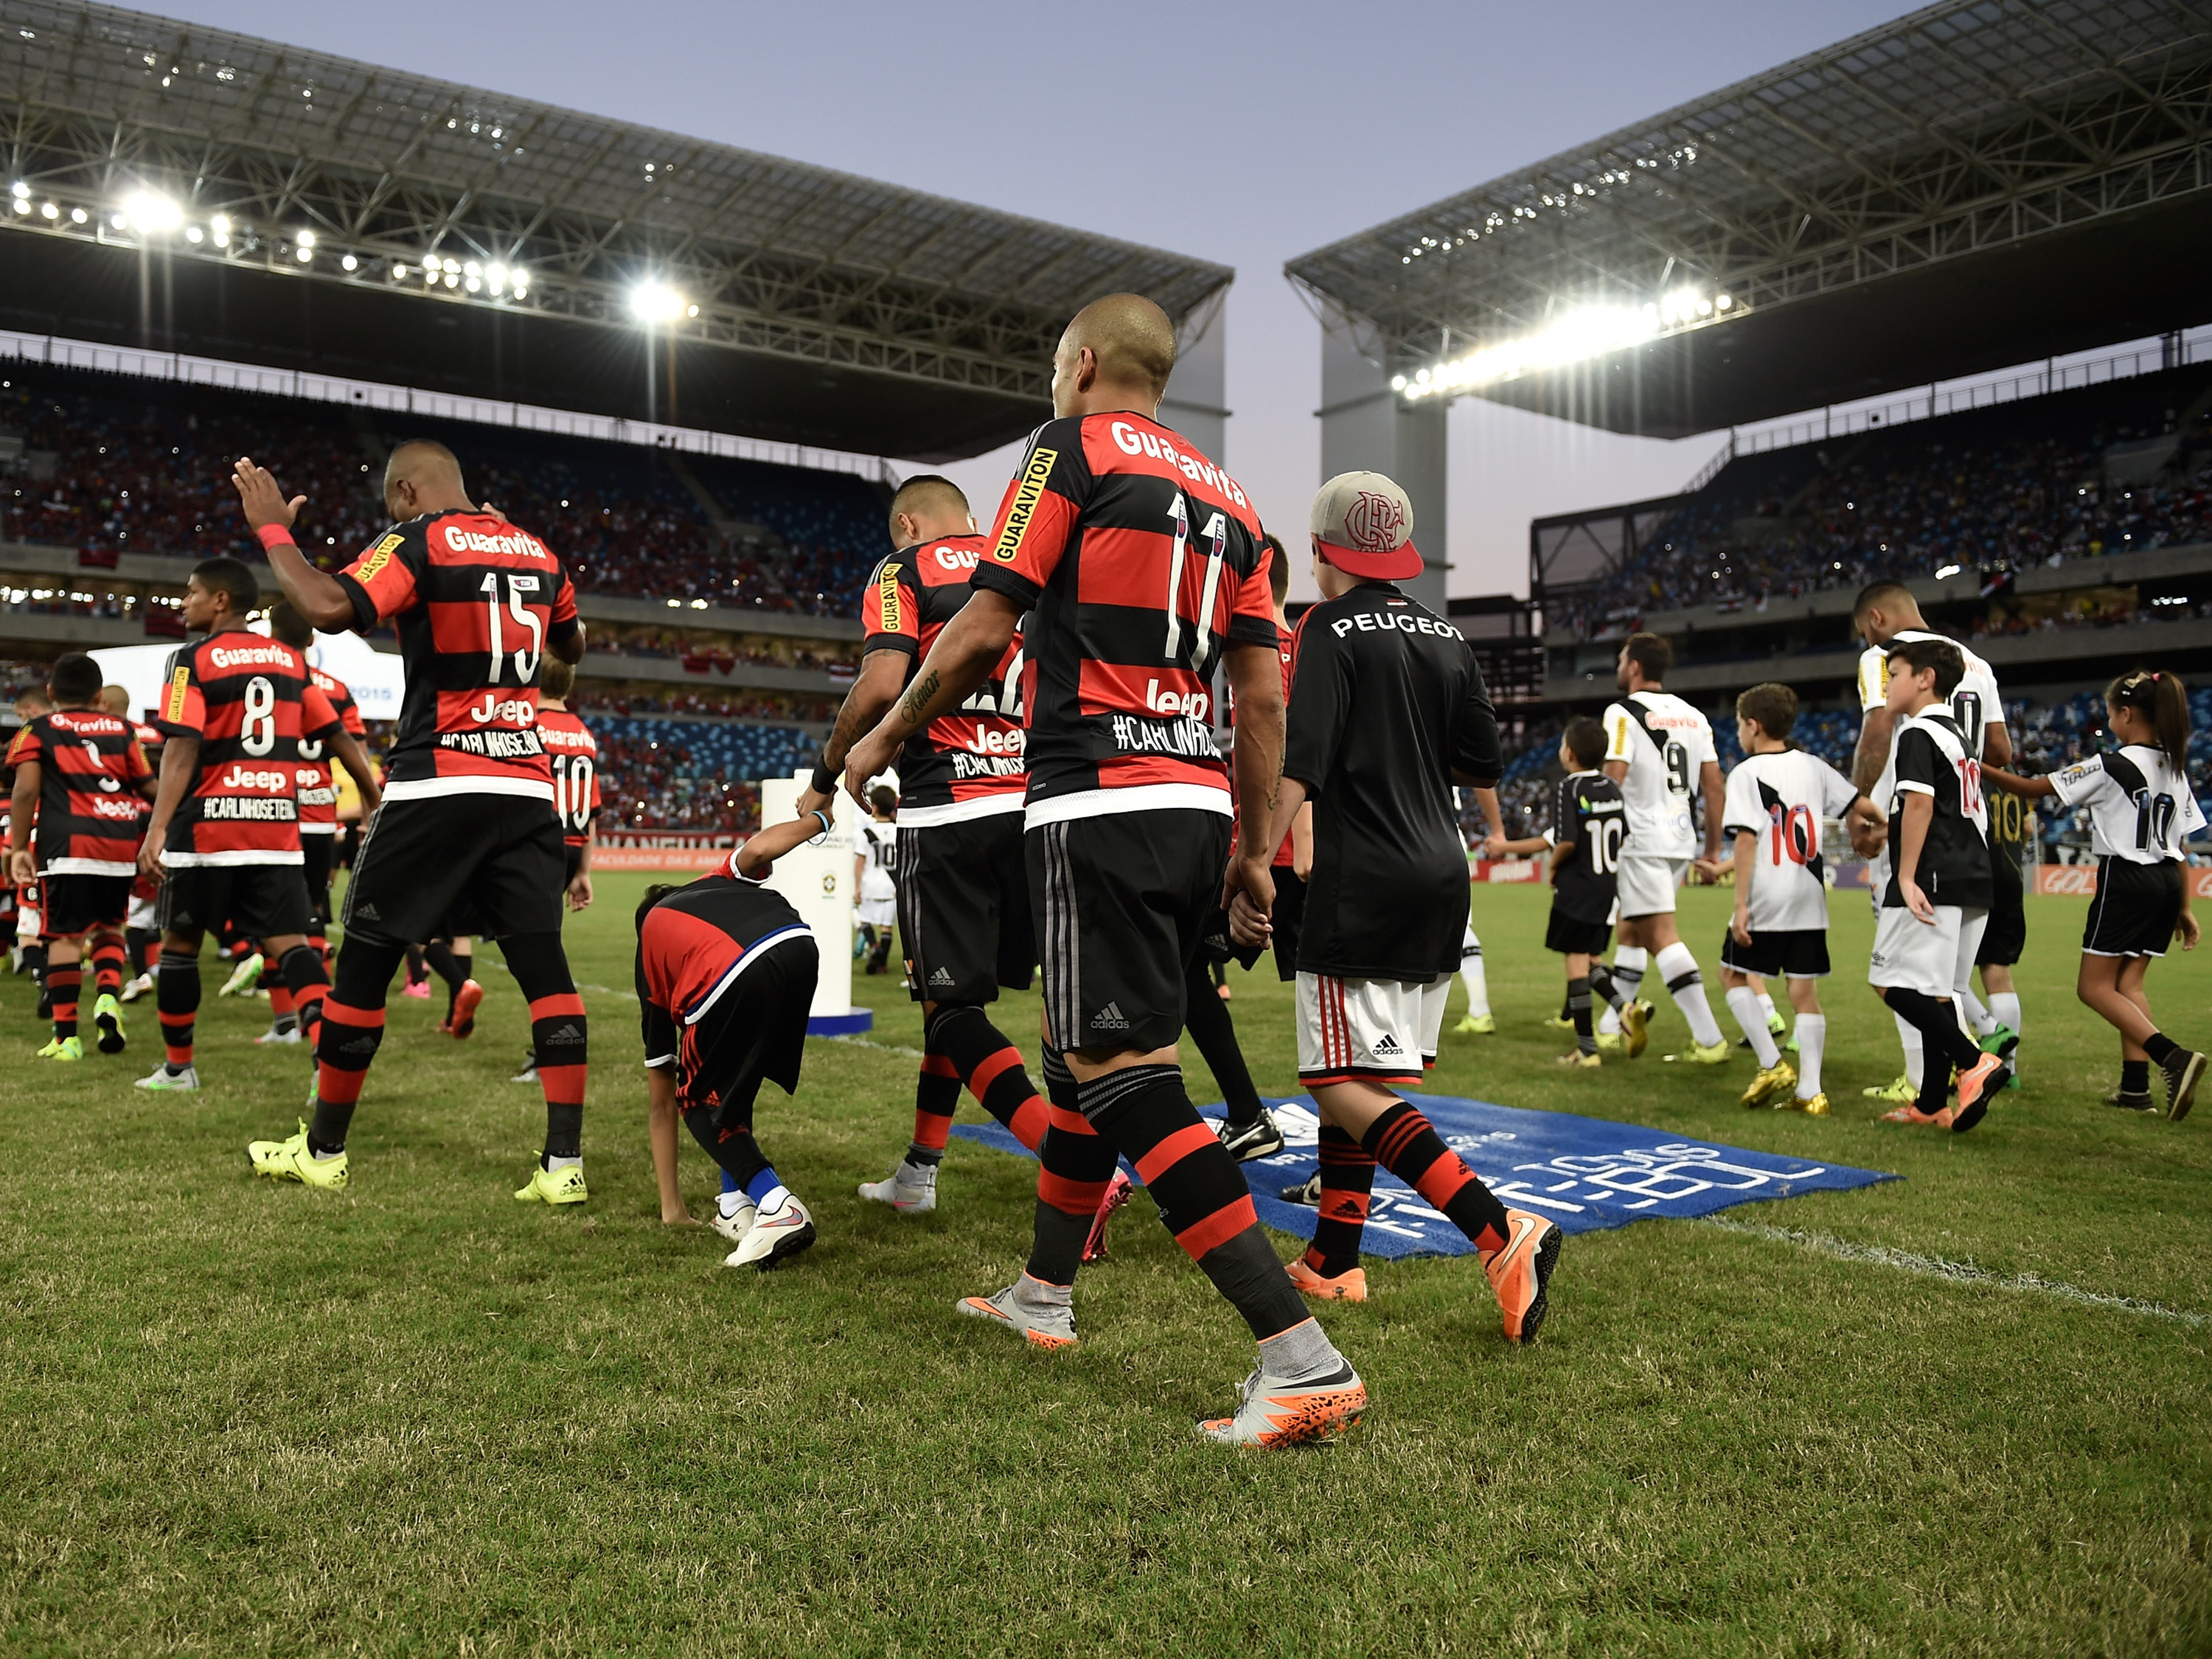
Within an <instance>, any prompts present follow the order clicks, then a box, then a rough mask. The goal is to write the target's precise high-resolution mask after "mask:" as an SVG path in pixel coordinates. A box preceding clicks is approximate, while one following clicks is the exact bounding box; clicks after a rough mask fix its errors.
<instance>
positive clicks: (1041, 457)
mask: <svg viewBox="0 0 2212 1659" xmlns="http://www.w3.org/2000/svg"><path fill="white" fill-rule="evenodd" d="M1059 459H1060V452H1059V451H1058V450H1056V449H1040V450H1037V451H1036V452H1035V453H1032V454H1031V455H1030V464H1029V465H1027V466H1025V467H1024V468H1023V469H1022V477H1021V482H1020V483H1017V484H1016V485H1015V486H1014V499H1013V501H1012V503H1011V504H1010V505H1009V506H1008V507H1007V508H1006V528H1005V529H1004V530H1001V531H1000V532H999V539H998V542H997V544H995V545H994V546H993V547H992V549H991V556H992V557H993V558H994V559H996V560H998V561H999V562H1000V563H1001V564H1012V562H1014V559H1015V556H1017V555H1018V554H1019V553H1020V552H1021V550H1022V538H1023V537H1024V536H1025V535H1027V534H1028V533H1029V528H1030V515H1031V514H1032V513H1035V512H1036V504H1037V501H1038V500H1039V498H1040V497H1042V495H1043V494H1044V485H1045V480H1046V479H1048V478H1049V477H1052V469H1053V467H1054V465H1055V464H1056V463H1057V462H1058V461H1059Z"/></svg>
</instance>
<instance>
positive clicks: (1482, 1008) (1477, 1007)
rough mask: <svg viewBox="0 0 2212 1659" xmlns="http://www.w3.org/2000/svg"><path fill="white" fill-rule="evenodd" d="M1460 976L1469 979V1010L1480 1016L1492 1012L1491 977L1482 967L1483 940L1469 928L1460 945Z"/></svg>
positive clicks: (1465, 979)
mask: <svg viewBox="0 0 2212 1659" xmlns="http://www.w3.org/2000/svg"><path fill="white" fill-rule="evenodd" d="M1459 976H1460V977H1461V978H1462V980H1464V981H1467V1011H1468V1013H1470V1014H1473V1015H1474V1016H1476V1017H1477V1018H1480V1017H1481V1016H1482V1015H1484V1014H1486V1013H1488V1012H1490V978H1489V975H1486V974H1485V973H1484V972H1483V969H1482V941H1481V940H1480V939H1477V938H1476V937H1475V936H1474V929H1473V928H1471V927H1470V928H1469V929H1468V934H1467V938H1466V939H1464V940H1463V941H1462V943H1461V945H1460V947H1459Z"/></svg>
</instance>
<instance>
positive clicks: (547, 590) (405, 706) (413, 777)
mask: <svg viewBox="0 0 2212 1659" xmlns="http://www.w3.org/2000/svg"><path fill="white" fill-rule="evenodd" d="M337 580H338V582H339V584H340V585H341V586H343V587H344V588H345V590H346V592H347V594H348V596H349V598H350V599H352V601H353V625H354V627H355V628H356V629H359V630H361V631H363V632H366V631H367V630H368V629H371V628H374V626H375V625H376V624H377V623H380V622H387V621H388V622H391V623H393V624H394V625H395V626H396V628H397V629H398V635H399V653H400V656H401V657H402V659H404V661H405V663H406V667H407V694H406V696H405V698H404V701H403V702H401V704H400V709H399V726H398V731H397V732H395V733H394V734H393V739H392V755H391V760H390V763H389V764H388V765H387V767H386V773H385V782H384V794H385V799H387V800H409V799H418V798H428V797H433V796H438V795H463V794H497V795H530V796H535V797H536V798H538V799H541V800H545V801H550V800H551V799H553V769H552V766H551V763H550V761H549V759H548V757H547V755H546V749H545V740H544V736H543V735H542V734H541V733H540V732H538V670H539V668H540V666H541V665H543V664H544V660H545V653H546V650H547V649H548V647H551V646H555V645H558V644H560V643H561V642H562V641H565V640H567V639H568V638H569V637H570V636H571V635H574V633H575V631H576V591H575V589H574V586H571V585H570V583H569V580H568V573H567V572H566V571H564V570H563V569H562V568H561V562H560V560H558V559H557V558H556V557H555V556H553V553H552V551H551V550H550V549H549V548H548V547H547V546H546V545H545V544H544V542H541V541H539V540H538V538H537V537H535V536H533V535H531V534H530V533H529V532H527V531H524V530H518V529H517V528H516V527H515V526H513V525H511V524H509V523H507V521H506V520H504V519H501V518H499V517H498V516H496V515H495V514H493V513H474V512H471V513H426V514H424V515H423V516H422V517H421V518H419V519H410V520H408V521H407V522H406V523H405V524H403V525H395V526H392V529H390V530H389V531H387V532H386V533H385V534H384V535H382V536H381V537H380V538H377V541H376V543H375V544H374V546H372V547H371V548H370V549H369V550H368V551H367V552H366V553H364V554H362V556H360V557H359V558H357V559H356V560H355V561H354V562H352V563H351V564H350V565H349V566H347V567H346V568H345V569H343V571H340V572H339V573H338V576H337Z"/></svg>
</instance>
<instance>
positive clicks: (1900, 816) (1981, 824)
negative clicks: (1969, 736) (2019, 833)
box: [1881, 703, 1990, 909]
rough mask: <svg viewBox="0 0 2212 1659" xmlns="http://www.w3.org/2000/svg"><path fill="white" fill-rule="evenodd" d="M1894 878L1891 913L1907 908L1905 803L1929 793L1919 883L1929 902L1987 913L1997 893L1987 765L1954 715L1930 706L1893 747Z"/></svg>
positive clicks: (1900, 726)
mask: <svg viewBox="0 0 2212 1659" xmlns="http://www.w3.org/2000/svg"><path fill="white" fill-rule="evenodd" d="M1888 775H1889V777H1890V778H1891V780H1892V784H1893V790H1892V793H1891V796H1890V800H1889V880H1888V883H1887V885H1885V886H1884V888H1883V889H1882V895H1881V902H1882V908H1884V909H1895V908H1899V907H1901V906H1902V905H1903V904H1904V902H1905V898H1904V896H1903V895H1902V894H1901V893H1900V892H1899V890H1898V884H1897V869H1898V859H1899V854H1901V853H1902V852H1903V850H1904V847H1905V797H1906V796H1908V795H1926V796H1928V797H1929V799H1930V800H1932V801H1933V802H1934V803H1935V812H1934V815H1933V816H1932V817H1930V818H1929V823H1928V835H1927V838H1926V840H1924V841H1923V842H1922V843H1921V848H1920V862H1919V864H1918V865H1917V866H1916V867H1915V869H1914V872H1913V879H1914V880H1915V881H1917V882H1918V883H1919V884H1920V890H1921V891H1922V892H1923V893H1925V894H1926V895H1927V896H1928V902H1929V903H1930V904H1955V905H1959V906H1961V907H1962V908H1967V909H1985V908H1988V905H1989V902H1990V843H1989V813H1988V811H1987V809H1986V808H1985V807H1984V805H1982V763H1981V760H1980V758H1979V757H1978V756H1977V755H1976V754H1975V752H1974V750H1973V748H1972V745H1970V744H1968V743H1967V741H1966V737H1965V735H1964V734H1963V733H1962V732H1960V730H1959V723H1958V721H1957V720H1954V719H1953V718H1952V717H1951V712H1950V710H1949V709H1948V708H1944V707H1943V705H1942V704H1941V703H1931V704H1930V705H1929V707H1928V708H1926V709H1924V710H1923V712H1921V713H1920V714H1908V715H1906V716H1905V718H1904V719H1903V720H1899V721H1898V723H1897V734H1896V736H1895V738H1893V740H1892V742H1891V744H1890V749H1889V767H1888Z"/></svg>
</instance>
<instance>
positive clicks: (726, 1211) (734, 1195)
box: [714, 1187, 752, 1221]
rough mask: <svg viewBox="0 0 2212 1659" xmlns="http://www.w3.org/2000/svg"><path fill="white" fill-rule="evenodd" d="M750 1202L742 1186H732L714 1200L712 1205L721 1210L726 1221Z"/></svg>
mask: <svg viewBox="0 0 2212 1659" xmlns="http://www.w3.org/2000/svg"><path fill="white" fill-rule="evenodd" d="M751 1202H752V1200H751V1199H750V1198H748V1197H747V1196H746V1195H745V1189H744V1188H742V1187H733V1188H731V1189H730V1190H729V1191H728V1192H726V1193H724V1194H722V1195H721V1196H720V1198H717V1199H716V1200H714V1207H715V1208H716V1209H717V1210H719V1211H720V1212H721V1217H722V1219H723V1220H725V1221H727V1220H728V1219H729V1218H731V1217H732V1216H733V1215H735V1214H736V1213H737V1212H738V1211H739V1210H742V1209H744V1207H745V1206H747V1205H749V1204H750V1203H751Z"/></svg>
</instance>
